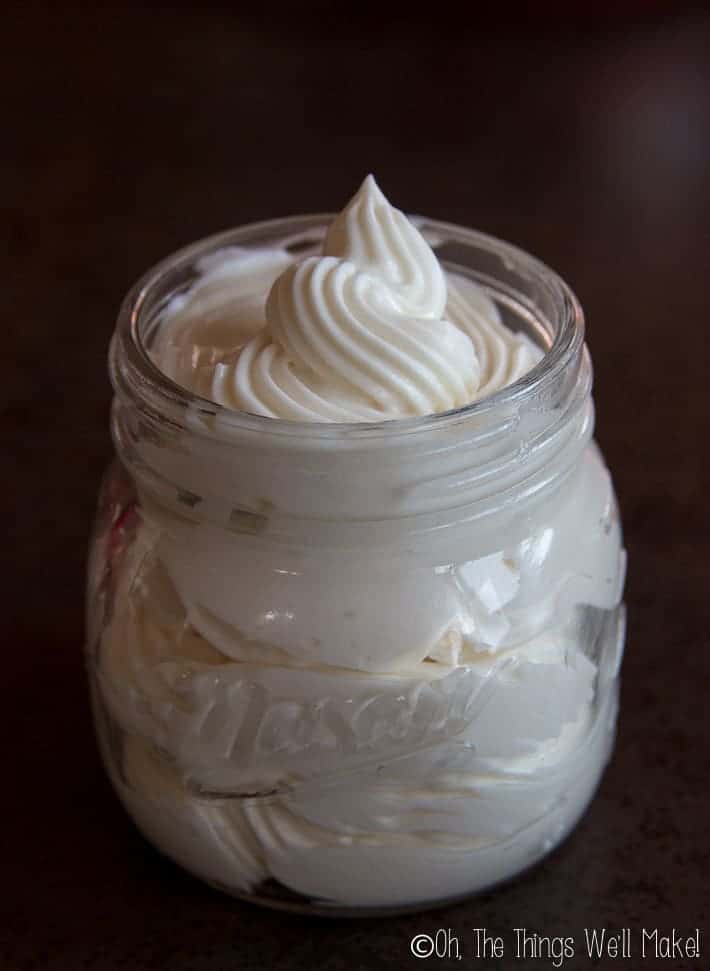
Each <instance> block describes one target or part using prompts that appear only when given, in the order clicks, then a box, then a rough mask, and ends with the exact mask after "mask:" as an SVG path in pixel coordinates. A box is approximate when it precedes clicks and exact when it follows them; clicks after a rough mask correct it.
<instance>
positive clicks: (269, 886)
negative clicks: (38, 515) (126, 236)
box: [88, 177, 624, 914]
mask: <svg viewBox="0 0 710 971" xmlns="http://www.w3.org/2000/svg"><path fill="white" fill-rule="evenodd" d="M110 366H111V377H112V381H113V385H114V388H115V398H114V404H113V411H112V419H111V427H112V432H113V438H114V441H115V446H116V451H117V455H118V459H117V461H116V462H115V464H114V465H113V467H112V469H111V470H110V473H109V475H108V476H107V479H106V481H105V484H104V487H103V491H102V496H101V499H100V505H99V515H98V521H97V526H96V530H95V536H94V541H93V545H92V553H91V562H90V568H89V603H88V630H89V638H88V653H89V670H90V679H91V689H92V697H93V704H94V711H95V717H96V723H97V730H98V737H99V741H100V745H101V750H102V754H103V758H104V760H105V763H106V768H107V770H108V773H109V775H110V777H111V780H112V782H113V785H114V786H115V789H116V791H117V793H118V795H119V796H120V799H121V801H122V802H123V804H124V806H125V807H126V809H127V810H128V812H129V813H130V815H131V816H132V817H133V819H134V820H135V822H136V823H137V825H138V826H139V828H140V829H141V831H142V832H143V833H144V834H145V835H146V836H147V838H148V839H149V840H150V841H151V842H152V843H154V844H155V846H157V847H158V848H159V849H160V850H162V851H163V852H164V853H165V854H167V855H168V856H169V857H171V858H172V859H173V860H175V861H177V862H178V863H180V864H181V865H182V866H183V867H185V868H186V869H188V870H189V871H191V872H192V873H194V874H196V875H197V876H199V877H201V878H203V879H204V880H206V881H208V882H209V883H211V884H213V885H215V886H217V887H220V888H222V889H223V890H226V891H228V892H229V893H232V894H235V895H237V896H240V897H245V898H248V899H252V900H255V901H259V902H261V903H264V904H270V905H274V906H281V907H288V908H292V909H301V910H310V911H317V912H323V913H341V914H344V913H350V914H358V913H368V912H379V911H385V910H388V909H389V910H402V909H407V908H421V907H426V906H427V905H431V904H434V903H439V902H442V901H445V900H450V899H453V898H456V897H460V896H463V895H466V894H471V893H475V892H478V891H481V890H484V889H486V888H489V887H491V886H492V885H494V884H496V883H498V882H499V881H501V880H505V879H507V878H509V877H511V876H513V875H514V874H516V873H518V872H519V871H521V870H523V869H525V868H526V867H529V866H530V865H531V864H533V863H535V862H536V861H538V860H540V859H541V858H542V857H543V856H544V855H545V854H546V853H548V852H549V851H550V850H551V849H552V848H553V847H555V846H556V845H557V844H558V843H559V842H560V841H561V840H562V839H563V838H564V837H565V836H566V834H567V833H568V832H569V831H570V829H571V828H572V827H573V826H574V825H575V823H576V822H577V820H578V819H579V817H580V815H581V814H582V812H583V811H584V809H585V807H586V806H587V804H588V803H589V800H590V799H591V797H592V795H593V793H594V790H595V788H596V786H597V784H598V782H599V779H600V775H601V773H602V771H603V768H604V765H605V763H606V762H607V759H608V757H609V753H610V750H611V746H612V742H613V737H614V724H615V719H616V710H617V683H618V670H619V662H620V659H621V653H622V647H623V608H622V606H621V594H622V587H623V577H624V553H623V551H622V544H621V534H620V526H619V519H618V514H617V507H616V502H615V498H614V492H613V488H612V484H611V480H610V478H609V473H608V471H607V469H606V467H605V465H604V461H603V459H602V457H601V455H600V453H599V450H598V448H597V446H596V445H595V444H594V442H593V440H592V428H593V406H592V399H591V396H590V389H591V367H590V361H589V356H588V353H587V350H586V348H585V345H584V343H583V318H582V311H581V308H580V307H579V305H578V303H577V301H576V299H575V297H574V296H573V294H572V293H571V292H570V290H569V289H568V288H567V286H566V285H565V284H564V283H563V282H562V280H560V279H559V277H557V276H556V275H555V274H554V273H553V272H552V271H551V270H549V269H548V268H547V267H545V266H543V265H542V264H541V263H538V262H537V261H536V260H534V259H532V258H531V257H530V256H528V255H526V254H525V253H523V252H521V251H520V250H518V249H515V248H514V247H512V246H509V245H508V244H506V243H502V242H500V241H498V240H496V239H492V238H490V237H487V236H483V235H481V234H480V233H475V232H472V231H470V230H467V229H463V228H460V227H457V226H452V225H448V224H444V223H437V222H434V221H431V220H428V219H423V218H412V219H408V218H407V217H405V216H404V215H403V214H402V213H401V212H399V211H397V210H396V209H394V208H393V207H392V206H391V205H390V204H389V203H388V201H387V200H386V198H385V197H384V196H383V194H382V193H381V192H380V190H379V189H378V187H377V185H376V184H375V182H374V180H373V179H372V177H369V178H368V179H366V180H365V182H364V183H363V185H362V187H361V188H360V190H359V192H358V193H357V194H356V196H355V197H354V198H353V199H352V201H351V202H350V203H349V204H348V205H347V206H346V208H345V209H344V210H343V211H342V212H341V213H340V215H338V216H336V217H335V218H334V219H333V218H329V217H323V216H305V217H296V218H292V219H284V220H278V221H273V222H268V223H260V224H256V225H252V226H246V227H243V228H240V229H237V230H234V231H230V232H227V233H224V234H222V235H220V236H215V237H213V238H210V239H207V240H205V241H203V242H200V243H198V244H196V245H195V246H192V247H190V248H188V249H186V250H183V251H182V252H180V253H177V254H176V255H174V256H172V257H170V258H169V259H167V260H166V261H165V262H164V263H162V264H160V265H159V266H158V267H157V268H155V269H154V270H153V271H151V272H150V273H149V274H148V275H147V276H146V277H144V279H143V280H142V281H141V282H140V283H139V284H138V285H137V286H136V288H135V289H134V290H133V291H132V292H131V293H130V294H129V296H128V298H127V300H126V302H125V304H124V306H123V309H122V311H121V314H120V317H119V321H118V325H117V329H116V333H115V336H114V338H113V342H112V346H111V355H110Z"/></svg>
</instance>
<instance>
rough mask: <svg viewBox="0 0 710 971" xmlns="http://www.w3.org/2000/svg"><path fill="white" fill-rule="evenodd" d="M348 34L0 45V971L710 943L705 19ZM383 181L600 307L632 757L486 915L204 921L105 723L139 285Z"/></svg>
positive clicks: (141, 19)
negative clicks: (125, 371)
mask: <svg viewBox="0 0 710 971" xmlns="http://www.w3.org/2000/svg"><path fill="white" fill-rule="evenodd" d="M329 6H330V7H332V9H333V10H336V11H337V10H338V9H339V7H340V5H336V4H333V5H324V7H323V9H322V11H321V13H320V14H319V15H316V16H309V15H306V14H304V13H303V12H302V11H301V8H295V7H294V8H293V10H292V13H291V15H290V20H283V19H280V18H278V17H277V16H276V13H275V11H273V10H272V9H271V8H269V9H268V10H267V9H266V8H265V11H264V16H263V18H260V17H258V16H256V15H254V14H252V15H251V16H246V15H245V14H243V13H242V14H239V13H236V12H234V11H233V12H231V13H230V12H229V11H227V10H226V9H222V10H220V9H217V8H212V7H205V8H204V9H202V10H201V11H192V12H191V11H189V10H181V9H176V8H174V7H169V6H167V5H166V6H163V7H162V8H160V9H158V8H157V7H153V8H152V10H148V11H144V12H142V13H137V12H136V13H130V12H128V11H127V10H124V11H118V10H117V11H113V12H112V11H109V10H105V9H99V11H98V12H97V11H96V10H94V11H93V12H92V11H91V10H89V9H87V10H86V11H83V12H80V11H78V10H77V9H76V8H74V9H72V8H66V7H65V8H64V9H61V8H59V9H56V8H55V10H54V12H49V11H48V10H44V11H42V10H41V9H40V8H24V9H20V8H13V9H12V11H11V13H10V16H9V19H8V18H6V19H5V20H4V21H3V24H2V42H3V48H4V50H3V52H2V57H1V58H0V64H1V69H2V74H3V77H2V83H3V92H4V103H5V106H4V112H3V119H2V120H3V129H4V131H3V134H4V135H5V136H9V138H6V139H4V140H5V141H6V142H9V144H6V148H5V149H4V150H3V154H2V189H3V195H5V196H6V207H7V209H6V219H5V220H4V222H5V225H6V226H7V228H8V230H9V237H10V238H9V244H10V245H9V255H8V256H6V257H5V266H4V270H5V272H4V274H3V279H4V292H3V296H2V302H3V304H4V307H5V309H6V311H7V313H6V314H5V315H4V317H5V320H4V323H3V336H2V338H1V346H2V348H3V358H4V361H3V367H2V406H3V412H4V416H3V431H2V449H3V457H4V458H5V459H7V463H6V467H5V470H4V472H3V474H2V476H1V477H0V489H2V499H3V503H2V508H3V510H4V525H5V530H4V535H5V540H4V542H3V544H2V554H1V555H2V557H3V560H4V561H5V562H4V566H5V568H6V569H5V573H6V577H5V580H4V582H3V600H4V602H5V605H4V607H3V610H2V622H3V625H4V627H5V629H4V631H3V634H2V648H3V659H2V665H3V666H2V687H3V692H2V704H1V706H0V711H2V715H3V716H5V715H7V716H8V717H7V721H6V724H5V725H4V726H3V727H2V730H1V731H0V745H1V746H2V751H1V753H0V755H1V761H0V768H1V770H2V777H3V794H2V804H1V805H2V825H1V827H0V831H1V832H2V840H3V848H2V857H1V860H2V870H1V871H0V873H1V877H2V883H3V891H4V893H3V896H4V903H3V904H2V919H1V921H0V967H1V968H3V969H5V968H7V969H11V971H19V969H23V971H30V969H42V971H59V969H62V971H79V969H91V971H99V969H101V971H104V969H105V971H109V969H111V971H114V969H124V968H125V969H130V971H141V969H144V968H169V969H171V971H227V969H232V968H249V969H262V968H271V967H273V968H278V969H282V971H288V969H296V968H304V969H305V968H314V969H315V968H318V969H323V971H328V969H360V968H366V969H379V968H404V967H419V968H422V967H444V966H447V962H445V961H440V960H437V959H435V958H432V959H430V960H429V961H419V962H417V961H415V960H414V959H413V958H412V957H410V955H409V941H410V939H411V937H412V935H414V934H415V933H420V932H430V933H431V932H433V931H435V930H436V929H437V928H439V927H445V928H452V929H453V930H454V932H455V933H457V934H458V935H459V936H460V937H461V941H462V947H463V951H464V961H463V962H462V963H460V964H458V965H457V966H458V967H464V966H466V965H467V964H469V963H472V950H471V947H470V928H472V927H473V926H486V927H488V928H490V929H491V930H494V931H496V932H498V933H502V934H504V935H505V936H506V940H507V941H508V942H509V945H510V941H511V940H512V929H513V928H514V927H516V926H521V927H527V928H528V929H530V930H535V931H537V932H539V933H544V934H548V935H557V934H560V935H567V934H572V935H574V936H575V937H576V938H577V939H578V943H579V944H580V946H581V941H582V931H583V928H584V927H585V926H586V927H602V926H605V925H607V926H610V927H622V926H629V927H631V928H632V929H633V930H634V933H635V934H636V933H638V932H639V931H640V928H641V927H642V926H645V927H659V928H661V929H662V930H663V931H669V930H670V928H671V927H673V926H675V927H676V928H679V929H681V930H683V931H685V932H690V931H691V930H693V929H694V928H695V927H698V926H699V927H701V928H703V929H704V930H705V931H706V932H707V931H708V930H710V926H709V924H708V901H709V899H710V893H709V889H708V865H709V863H710V861H709V859H708V850H709V849H710V839H709V833H708V829H709V826H708V818H709V817H710V813H709V812H708V777H709V771H710V766H709V764H708V736H709V735H710V721H709V719H708V714H707V708H708V704H709V703H710V694H709V693H708V687H707V686H708V678H709V677H710V655H709V653H708V647H709V644H708V630H710V588H709V584H708V557H709V555H710V528H709V525H708V514H707V493H708V487H709V486H710V473H709V465H708V462H707V457H706V452H707V449H708V442H709V441H710V408H709V407H708V405H709V398H708V383H709V380H710V379H709V376H708V372H709V362H710V354H709V343H710V342H709V339H708V329H709V324H710V315H709V313H708V303H709V297H710V294H709V292H708V275H709V274H708V271H709V270H710V235H709V232H708V227H709V226H710V172H709V168H710V17H708V16H704V17H703V16H701V15H699V14H693V13H692V11H686V12H685V13H683V14H682V15H678V14H676V15H675V16H674V17H673V18H669V17H665V18H664V17H663V13H662V12H663V9H664V5H663V4H656V5H654V12H653V16H650V15H647V16H646V20H645V22H644V21H641V20H639V18H638V17H637V16H635V14H634V9H633V5H632V6H631V7H629V6H628V5H627V7H626V8H625V11H624V12H623V14H619V13H616V14H614V13H612V12H611V11H610V10H609V11H607V12H606V13H605V15H604V16H603V17H599V16H596V17H595V16H593V15H592V14H591V13H590V14H589V16H587V17H586V18H585V17H584V16H581V15H579V14H577V16H576V17H575V18H574V19H570V17H569V16H567V19H566V20H564V21H560V20H559V14H556V13H555V10H554V9H552V8H550V7H547V8H545V7H544V6H540V5H538V6H537V7H536V8H533V9H535V10H536V11H537V13H538V14H541V15H542V18H541V19H540V18H538V20H535V21H533V20H532V19H528V20H527V21H526V22H524V21H521V22H519V23H517V24H513V23H508V22H506V21H504V20H498V21H496V20H495V19H493V18H489V19H488V20H486V21H478V22H477V23H475V24H473V25H472V26H466V25H464V24H462V23H454V22H450V21H448V20H447V21H444V20H443V19H442V18H443V15H444V14H445V13H446V11H445V9H444V5H442V4H438V5H437V4H435V5H433V7H432V9H431V10H430V11H429V20H428V21H426V20H425V19H423V18H422V19H420V20H414V21H412V20H411V19H410V20H397V19H396V18H394V17H392V19H391V20H390V21H385V22H383V21H382V20H381V19H380V20H374V19H373V20H371V21H369V22H367V23H365V22H359V23H348V16H351V15H347V14H345V13H342V12H341V14H340V19H339V16H338V14H337V13H333V12H330V13H329V12H328V8H329ZM589 6H590V9H591V7H592V6H593V5H589ZM610 6H611V5H610ZM637 6H638V7H640V6H642V5H640V4H639V5H637ZM670 6H671V7H672V8H673V5H670ZM673 9H675V10H677V9H678V7H677V5H676V6H675V8H673ZM268 15H270V16H271V17H272V19H273V21H275V22H277V26H274V24H273V23H272V24H271V25H270V26H269V25H268V23H267V16H268ZM299 25H300V26H299ZM369 170H373V171H374V172H375V173H376V175H377V177H378V179H379V181H380V183H381V185H382V187H383V189H384V190H385V192H386V193H387V194H388V195H390V197H391V198H392V200H393V201H394V202H395V204H397V205H398V206H400V207H401V208H403V209H405V210H408V211H419V212H423V213H426V214H428V215H430V216H434V217H439V218H443V219H447V220H453V221H457V222H461V223H464V224H468V225H473V226H476V227H479V228H481V229H484V230H486V231H488V232H491V233H493V234H496V235H499V236H502V237H506V238H509V239H511V240H513V241H515V242H517V243H519V244H520V245H522V246H524V247H526V248H528V249H530V250H532V251H533V252H534V253H536V254H537V255H539V256H540V257H542V258H543V259H544V260H545V261H547V262H548V263H550V264H551V265H552V266H554V267H555V268H557V269H558V270H559V271H560V272H561V273H562V274H563V275H564V276H565V277H566V278H567V279H568V280H569V281H570V282H571V283H572V285H573V287H574V288H575V289H576V291H577V293H578V294H579V296H580V298H581V300H582V303H583V305H584V307H585V308H586V311H587V316H588V335H589V343H590V345H591V348H592V352H593V355H594V360H595V365H596V401H597V406H598V437H599V440H600V442H601V444H602V447H603V449H604V451H605V453H606V456H607V459H608V461H609V464H610V465H611V468H612V469H613V472H614V475H615V478H616V483H617V487H618V492H619V496H620V502H621V506H622V511H623V515H624V521H625V526H626V538H627V543H628V548H629V554H630V571H629V578H628V587H627V591H628V605H629V609H630V626H629V636H628V647H627V657H626V661H625V665H624V679H623V680H624V684H623V708H622V718H621V723H620V734H619V741H618V746H617V749H616V754H615V757H614V760H613V763H612V765H611V766H610V768H609V770H608V772H607V775H606V777H605V780H604V783H603V786H602V789H601V792H600V794H599V796H598V798H597V800H596V802H595V803H594V805H593V807H592V808H591V810H590V811H589V813H588V814H587V816H586V817H585V819H584V821H583V823H582V825H581V826H580V827H579V829H578V830H577V831H576V832H575V834H574V835H573V837H572V838H571V839H570V840H569V841H568V842H567V843H566V845H564V846H563V847H562V848H561V849H560V850H559V851H558V852H557V853H555V854H554V856H553V857H552V858H551V859H550V860H548V861H547V862H546V863H545V864H544V865H543V866H541V867H540V868H539V869H537V870H536V871H534V872H533V873H531V874H529V875H528V876H526V877H524V878H523V879H521V880H519V881H518V882H516V883H514V884H513V885H511V886H509V887H507V888H505V889H503V890H501V891H500V892H498V893H496V894H494V895H492V896H490V897H484V898H482V899H478V900H472V901H470V902H469V903H465V904H462V905H460V906H457V907H454V908H450V909H448V910H445V911H441V912H438V913H428V914H423V915H419V916H413V917H406V918H399V919H388V920H383V921H364V922H345V921H337V922H332V923H329V922H323V921H318V920H314V919H312V920H307V919H302V918H296V917H290V916H286V915H281V914H277V913H270V912H267V911H261V910H258V909H256V908H253V907H249V906H247V905H245V904H241V903H238V902H236V901H233V900H231V899H229V898H227V897H224V896H220V895H219V894H218V893H216V892H213V891H211V890H208V889H206V888H205V887H203V886H201V885H200V884H199V883H198V882H197V881H195V880H193V879H191V878H190V877H188V876H186V875H184V874H183V873H181V872H180V871H179V870H178V869H177V868H175V867H173V866H172V865H171V864H169V863H167V862H166V861H164V860H162V859H161V858H160V857H159V856H158V855H157V853H155V852H154V851H153V850H152V849H150V848H149V847H148V845H147V844H145V843H144V842H143V841H142V839H141V838H140V837H139V836H138V835H137V833H136V832H135V831H134V829H133V828H132V826H131V825H130V823H129V821H128V819H127V818H126V817H125V816H124V815H123V813H122V811H121V810H120V808H119V806H118V804H117V802H116V801H115V799H114V798H113V796H112V794H111V792H110V790H109V787H108V784H107V782H106V781H105V780H104V777H103V775H102V772H101V769H100V767H99V763H98V758H97V754H96V751H95V748H94V742H93V737H92V730H91V723H90V718H89V712H88V707H87V702H86V696H85V688H84V681H83V670H82V657H81V649H82V584H83V563H84V556H85V545H86V539H87V532H88V529H89V524H90V520H91V517H92V507H93V502H94V496H95V492H96V488H97V484H98V480H99V476H100V473H101V470H102V467H103V465H104V464H105V462H106V461H107V458H108V456H109V438H108V432H107V406H108V401H109V387H108V382H107V379H106V374H105V365H104V360H105V353H106V345H107V341H108V338H109V335H110V332H111V328H112V325H113V321H114V318H115V314H116V311H117V308H118V304H119V301H120V299H121V297H122V295H123V293H124V292H125V291H126V289H127V288H128V286H129V285H130V284H131V283H132V282H133V280H134V279H135V278H136V277H137V276H138V275H139V274H140V273H142V272H143V271H144V270H145V269H146V268H147V267H148V266H149V265H151V264H152V263H153V262H155V261H156V260H158V259H159V258H161V257H163V256H164V255H166V254H167V253H169V252H170V251H171V250H173V249H174V248H176V247H178V246H180V245H182V244H184V243H187V242H189V241H191V240H193V239H196V238H198V237H200V236H203V235H206V234H208V233H211V232H213V231H216V230H219V229H222V228H226V227H228V226H232V225H235V224H238V223H242V222H244V221H247V220H253V219H257V218H266V217H269V216H277V215H285V214H288V213H292V212H302V211H313V210H316V211H321V210H329V209H334V208H337V207H339V206H340V205H341V204H343V203H344V202H345V201H346V199H347V198H348V196H349V194H351V193H352V192H353V190H354V189H355V188H356V187H357V185H358V182H359V180H360V179H361V178H362V177H363V176H364V175H365V174H366V173H367V172H368V171H369ZM704 943H705V948H704V953H705V959H704V961H702V962H698V963H696V965H695V966H696V967H709V966H710V937H707V938H706V939H705V942H704ZM652 963H653V962H646V963H645V964H643V965H642V964H641V963H640V962H639V961H634V962H631V964H629V963H628V962H623V966H624V967H633V968H641V967H647V966H652ZM477 966H479V967H482V966H484V965H483V964H482V963H480V962H479V964H478V965H477ZM488 966H490V967H494V966H495V967H501V968H508V967H511V968H513V967H515V968H517V967H520V968H524V967H525V968H528V967H530V968H535V967H549V964H546V963H544V962H540V963H538V962H527V963H525V962H517V963H516V962H513V961H512V960H510V959H508V960H507V961H504V962H501V963H500V964H498V965H495V964H491V965H488ZM598 966H600V967H609V968H614V967H618V966H619V964H618V962H612V961H608V962H606V963H605V964H602V965H598ZM664 966H665V967H680V966H682V965H681V964H677V963H676V962H673V961H671V962H666V963H665V965H664ZM565 967H566V968H573V969H574V968H587V967H591V963H590V962H589V961H587V960H586V959H583V958H581V957H578V958H577V959H575V960H574V961H568V962H567V963H566V965H565Z"/></svg>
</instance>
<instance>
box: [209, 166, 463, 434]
mask: <svg viewBox="0 0 710 971" xmlns="http://www.w3.org/2000/svg"><path fill="white" fill-rule="evenodd" d="M446 299H447V292H446V280H445V277H444V273H443V271H442V269H441V267H440V265H439V262H438V260H437V258H436V256H435V255H434V253H433V252H432V250H431V249H430V247H429V246H428V244H427V243H426V241H425V240H424V238H423V237H422V236H421V234H420V233H419V232H418V231H417V229H416V228H415V227H414V226H413V225H412V223H411V222H410V221H409V220H408V219H407V218H406V216H405V215H404V214H403V213H401V212H399V211H398V210H397V209H395V208H393V207H392V206H391V205H390V204H389V203H388V201H387V199H386V198H385V197H384V195H383V194H382V192H381V191H380V190H379V188H378V187H377V185H376V183H375V180H374V179H373V177H372V176H368V178H367V179H365V181H364V183H363V184H362V186H361V188H360V190H359V191H358V193H357V194H356V195H355V197H354V198H353V199H352V200H351V202H350V203H349V204H348V205H347V206H346V208H345V209H344V210H343V212H341V213H340V215H339V216H337V217H336V219H335V220H334V222H333V223H332V225H331V227H330V229H329V232H328V235H327V237H326V240H325V244H324V247H323V255H322V256H312V257H309V258H307V259H305V260H303V261H302V262H300V263H296V264H293V265H292V266H289V267H288V268H287V269H286V270H285V272H284V273H282V274H281V276H279V277H278V279H277V280H276V282H275V283H274V285H273V287H272V289H271V292H270V293H269V297H268V300H267V303H266V319H267V326H266V327H265V328H264V329H263V330H262V331H261V333H259V334H258V335H257V336H256V337H254V338H253V339H252V340H250V341H249V342H248V343H247V344H246V346H245V347H244V348H243V349H242V351H241V353H240V354H239V356H238V359H237V361H236V363H233V364H218V365H217V366H216V368H215V370H214V376H213V381H212V387H211V397H212V398H213V400H215V401H217V402H218V403H219V404H223V405H226V406H228V407H230V408H236V409H239V410H242V411H248V412H251V413H254V414H259V415H266V416H269V417H273V418H287V419H295V420H301V421H342V422H348V421H379V420H382V419H386V418H396V417H404V416H414V415H428V414H432V413H435V412H440V411H447V410H449V409H452V408H457V407H460V406H462V405H465V404H467V403H468V402H470V401H471V400H473V398H474V396H475V395H476V391H477V389H478V386H479V379H480V366H479V360H478V356H477V354H476V351H475V348H474V345H473V342H472V340H471V338H470V337H469V336H468V335H467V334H465V333H464V332H463V331H462V330H461V329H460V328H459V327H457V326H456V325H455V324H452V323H451V322H450V321H448V320H445V319H444V309H445V307H446Z"/></svg>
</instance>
